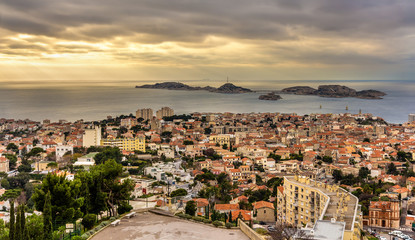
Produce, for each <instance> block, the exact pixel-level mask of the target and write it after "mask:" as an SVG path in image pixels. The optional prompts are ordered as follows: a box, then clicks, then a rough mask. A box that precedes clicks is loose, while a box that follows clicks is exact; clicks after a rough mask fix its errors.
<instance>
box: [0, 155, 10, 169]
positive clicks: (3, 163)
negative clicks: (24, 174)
mask: <svg viewBox="0 0 415 240" xmlns="http://www.w3.org/2000/svg"><path fill="white" fill-rule="evenodd" d="M8 171H10V168H9V159H7V158H5V157H1V156H0V172H8Z"/></svg>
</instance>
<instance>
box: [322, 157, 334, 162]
mask: <svg viewBox="0 0 415 240" xmlns="http://www.w3.org/2000/svg"><path fill="white" fill-rule="evenodd" d="M322 160H323V162H325V163H333V158H332V157H330V156H324V157H323V159H322Z"/></svg>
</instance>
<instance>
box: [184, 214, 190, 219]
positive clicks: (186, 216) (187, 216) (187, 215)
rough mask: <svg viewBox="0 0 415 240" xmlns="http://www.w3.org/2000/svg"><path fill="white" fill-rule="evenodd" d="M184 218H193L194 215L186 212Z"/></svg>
mask: <svg viewBox="0 0 415 240" xmlns="http://www.w3.org/2000/svg"><path fill="white" fill-rule="evenodd" d="M184 218H186V219H191V218H192V216H191V215H189V214H185V215H184Z"/></svg>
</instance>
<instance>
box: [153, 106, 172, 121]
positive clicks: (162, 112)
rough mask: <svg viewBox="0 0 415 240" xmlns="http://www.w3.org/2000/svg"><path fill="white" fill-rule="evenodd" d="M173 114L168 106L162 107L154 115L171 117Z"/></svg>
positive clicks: (159, 117) (160, 117)
mask: <svg viewBox="0 0 415 240" xmlns="http://www.w3.org/2000/svg"><path fill="white" fill-rule="evenodd" d="M173 115H174V110H173V109H171V108H169V107H162V108H161V109H160V110H158V111H157V112H156V117H157V118H158V119H162V118H163V117H171V116H173Z"/></svg>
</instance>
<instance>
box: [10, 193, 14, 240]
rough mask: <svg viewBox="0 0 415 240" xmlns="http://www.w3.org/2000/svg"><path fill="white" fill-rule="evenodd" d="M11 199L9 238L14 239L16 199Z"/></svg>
mask: <svg viewBox="0 0 415 240" xmlns="http://www.w3.org/2000/svg"><path fill="white" fill-rule="evenodd" d="M9 201H10V231H9V239H10V240H14V200H9Z"/></svg>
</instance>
